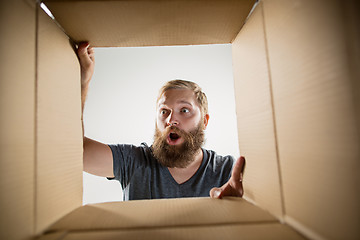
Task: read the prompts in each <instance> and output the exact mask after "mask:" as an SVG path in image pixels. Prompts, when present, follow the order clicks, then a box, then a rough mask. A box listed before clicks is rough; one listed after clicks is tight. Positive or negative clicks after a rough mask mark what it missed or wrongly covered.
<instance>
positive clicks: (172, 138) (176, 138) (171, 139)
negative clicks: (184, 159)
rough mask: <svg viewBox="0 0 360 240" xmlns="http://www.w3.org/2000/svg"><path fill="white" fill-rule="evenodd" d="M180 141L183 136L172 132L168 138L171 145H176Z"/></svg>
mask: <svg viewBox="0 0 360 240" xmlns="http://www.w3.org/2000/svg"><path fill="white" fill-rule="evenodd" d="M180 139H181V136H180V135H179V134H177V133H174V132H172V133H170V134H169V136H168V143H169V144H170V145H175V144H177V143H178V142H179V140H180Z"/></svg>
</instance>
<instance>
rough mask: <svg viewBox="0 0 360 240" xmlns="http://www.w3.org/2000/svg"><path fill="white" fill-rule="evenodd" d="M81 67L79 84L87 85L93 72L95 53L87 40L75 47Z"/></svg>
mask: <svg viewBox="0 0 360 240" xmlns="http://www.w3.org/2000/svg"><path fill="white" fill-rule="evenodd" d="M77 55H78V57H79V62H80V68H81V85H82V86H84V85H87V84H88V83H89V82H90V79H91V77H92V75H93V73H94V66H95V55H94V49H93V48H92V47H90V44H89V43H88V42H82V43H80V44H79V46H78V49H77Z"/></svg>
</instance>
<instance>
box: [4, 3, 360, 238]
mask: <svg viewBox="0 0 360 240" xmlns="http://www.w3.org/2000/svg"><path fill="white" fill-rule="evenodd" d="M45 3H46V5H47V6H48V7H49V9H50V10H51V11H52V13H53V14H54V16H55V19H56V20H57V22H58V24H56V23H55V22H54V21H53V20H52V19H51V18H49V17H48V16H46V15H45V13H44V12H43V11H42V10H41V9H40V8H39V7H38V6H37V4H36V3H35V1H31V0H18V1H6V2H5V1H2V2H1V8H0V9H1V16H2V20H1V22H0V24H1V25H0V26H1V28H0V33H1V41H2V42H1V50H2V51H1V53H2V54H1V71H0V74H1V82H0V96H1V103H0V104H1V105H0V106H1V107H0V113H1V124H0V128H1V151H0V152H1V155H0V156H1V161H0V163H1V168H0V169H1V174H0V176H1V181H0V191H1V194H2V196H1V202H0V203H1V204H0V206H1V212H2V214H1V220H0V223H1V225H0V232H1V233H0V236H1V239H31V238H34V237H36V236H38V237H39V238H40V239H107V238H109V239H110V238H112V239H113V238H114V237H115V238H119V237H124V238H142V239H143V238H150V239H168V238H172V239H184V238H185V239H195V238H196V239H205V238H220V237H221V238H226V239H234V238H240V237H243V238H245V239H303V238H304V237H306V238H310V239H358V238H359V237H360V229H359V228H358V226H360V194H359V187H358V186H359V183H360V177H359V176H360V175H359V174H357V171H358V170H359V169H360V161H359V159H360V150H359V146H360V129H359V126H360V124H359V123H360V120H359V119H360V83H359V79H360V71H359V68H358V66H359V65H360V46H359V43H360V30H359V27H358V22H360V21H359V16H358V12H359V9H360V8H359V4H358V3H357V2H356V1H355V0H354V1H350V0H349V1H340V0H331V1H325V0H318V1H310V0H304V1H298V0H261V1H259V3H258V4H257V6H256V8H255V10H254V11H253V12H252V14H251V15H250V16H249V18H248V19H247V17H248V15H249V13H250V10H251V9H252V7H253V5H254V3H255V1H254V0H210V1H205V0H194V1H187V0H168V1H156V0H128V1H123V0H118V1H91V0H89V1H76V0H74V1H69V0H63V1H62V0H51V1H50V0H48V1H45ZM246 19H247V20H246ZM244 23H245V24H244ZM65 33H66V34H67V35H68V36H70V38H71V39H72V41H75V42H78V41H83V40H87V41H90V42H91V43H92V45H94V46H118V47H124V46H161V45H188V44H214V43H232V46H233V66H234V78H235V79H234V81H235V91H236V105H237V114H238V132H239V148H240V150H241V153H242V154H243V155H245V156H246V157H247V169H246V175H245V179H244V187H245V196H244V198H245V199H234V198H228V199H224V200H213V199H207V198H194V199H172V200H151V201H133V202H119V203H105V204H95V205H89V206H81V196H82V183H81V182H82V134H81V119H80V118H81V106H80V104H81V103H80V70H79V65H78V62H77V57H76V55H75V53H74V51H73V49H72V45H71V43H70V42H71V41H69V39H68V37H67V35H66V34H65ZM249 202H251V203H254V204H255V205H256V206H255V205H253V204H250V203H249Z"/></svg>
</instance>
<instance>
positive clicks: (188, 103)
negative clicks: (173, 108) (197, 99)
mask: <svg viewBox="0 0 360 240" xmlns="http://www.w3.org/2000/svg"><path fill="white" fill-rule="evenodd" d="M176 103H183V104H187V105H190V106H191V107H192V106H193V105H192V104H191V103H190V102H188V101H184V100H180V101H178V102H176Z"/></svg>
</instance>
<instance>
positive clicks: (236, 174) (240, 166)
mask: <svg viewBox="0 0 360 240" xmlns="http://www.w3.org/2000/svg"><path fill="white" fill-rule="evenodd" d="M244 166H245V158H244V157H243V156H241V157H239V158H238V160H237V161H236V163H235V165H234V168H233V171H232V173H231V178H233V180H234V181H236V182H240V181H241V180H242V172H243V171H244Z"/></svg>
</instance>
